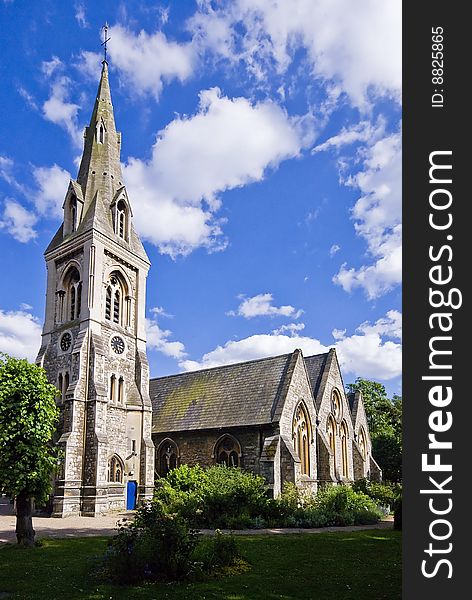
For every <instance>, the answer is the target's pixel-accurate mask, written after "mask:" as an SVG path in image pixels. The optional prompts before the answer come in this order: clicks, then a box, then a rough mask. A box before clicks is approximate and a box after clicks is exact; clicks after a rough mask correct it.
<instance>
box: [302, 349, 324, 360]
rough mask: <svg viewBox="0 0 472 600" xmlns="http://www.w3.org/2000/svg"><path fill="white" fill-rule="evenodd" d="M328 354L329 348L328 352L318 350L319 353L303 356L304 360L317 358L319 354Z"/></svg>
mask: <svg viewBox="0 0 472 600" xmlns="http://www.w3.org/2000/svg"><path fill="white" fill-rule="evenodd" d="M328 354H329V350H328V352H320V353H319V354H311V355H310V356H304V357H303V358H304V359H305V360H308V359H309V358H318V357H319V356H327V355H328Z"/></svg>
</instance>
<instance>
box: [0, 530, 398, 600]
mask: <svg viewBox="0 0 472 600" xmlns="http://www.w3.org/2000/svg"><path fill="white" fill-rule="evenodd" d="M238 543H239V545H240V548H241V550H242V553H243V555H244V556H245V557H246V558H247V560H248V561H249V562H250V563H251V564H252V566H253V567H252V569H251V571H249V572H248V573H244V574H241V575H233V576H231V577H225V578H222V579H218V580H212V581H209V582H203V583H192V584H185V583H180V584H159V585H154V584H152V585H151V584H148V585H144V586H140V587H135V588H132V587H118V586H112V585H106V584H103V583H101V582H100V581H99V580H97V577H96V574H94V570H95V569H96V565H97V563H98V559H99V557H100V556H101V555H102V554H103V552H104V550H105V547H106V539H105V538H76V539H50V540H45V542H44V545H43V546H42V547H41V548H34V549H32V550H22V549H20V548H17V547H15V546H6V547H2V548H0V598H11V599H12V600H13V599H21V600H41V599H44V600H56V599H58V600H59V599H60V600H63V599H64V598H67V599H68V600H75V599H79V598H80V599H86V598H88V599H90V600H92V599H93V600H111V599H113V600H128V599H134V598H136V599H143V600H151V599H153V600H159V599H161V598H169V599H174V598H175V599H184V598H185V599H190V600H199V599H202V600H203V599H206V600H210V599H215V600H262V599H264V600H271V599H275V598H283V599H285V600H300V599H302V598H313V599H314V600H315V599H316V600H331V599H333V600H334V599H336V600H369V599H372V600H382V599H385V600H396V599H400V598H401V534H400V533H399V532H396V531H391V530H388V531H386V530H371V531H357V532H354V533H353V532H346V533H343V532H341V533H320V534H301V535H284V536H262V535H261V536H247V537H242V538H238ZM5 592H9V593H10V594H11V595H10V594H6V593H5Z"/></svg>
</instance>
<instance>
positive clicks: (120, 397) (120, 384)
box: [118, 377, 125, 404]
mask: <svg viewBox="0 0 472 600" xmlns="http://www.w3.org/2000/svg"><path fill="white" fill-rule="evenodd" d="M124 385H125V382H124V379H123V377H120V378H119V379H118V404H123V400H124V397H125V393H124Z"/></svg>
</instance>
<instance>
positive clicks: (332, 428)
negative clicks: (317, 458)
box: [326, 415, 336, 464]
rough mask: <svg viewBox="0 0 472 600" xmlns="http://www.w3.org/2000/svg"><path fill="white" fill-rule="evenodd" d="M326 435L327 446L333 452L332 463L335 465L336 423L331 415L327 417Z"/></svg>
mask: <svg viewBox="0 0 472 600" xmlns="http://www.w3.org/2000/svg"><path fill="white" fill-rule="evenodd" d="M326 434H327V436H328V444H329V447H330V448H331V451H332V452H333V456H334V463H335V464H336V423H335V422H334V418H333V416H332V415H329V417H328V423H327V425H326Z"/></svg>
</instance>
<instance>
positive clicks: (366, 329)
mask: <svg viewBox="0 0 472 600" xmlns="http://www.w3.org/2000/svg"><path fill="white" fill-rule="evenodd" d="M357 331H360V332H362V333H364V334H365V335H368V334H371V333H378V334H379V335H382V336H385V337H389V338H392V339H397V340H400V341H401V340H402V313H401V312H399V311H398V310H389V311H388V312H387V314H386V316H385V317H383V318H381V319H378V320H377V321H376V322H375V323H374V324H373V325H372V324H371V323H369V322H368V321H366V322H365V323H362V324H361V325H359V327H358V328H357Z"/></svg>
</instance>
